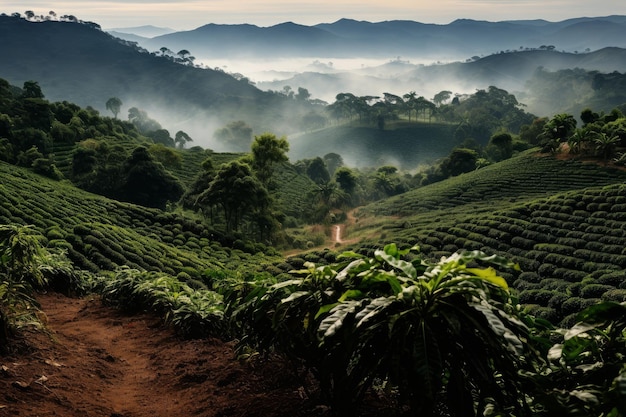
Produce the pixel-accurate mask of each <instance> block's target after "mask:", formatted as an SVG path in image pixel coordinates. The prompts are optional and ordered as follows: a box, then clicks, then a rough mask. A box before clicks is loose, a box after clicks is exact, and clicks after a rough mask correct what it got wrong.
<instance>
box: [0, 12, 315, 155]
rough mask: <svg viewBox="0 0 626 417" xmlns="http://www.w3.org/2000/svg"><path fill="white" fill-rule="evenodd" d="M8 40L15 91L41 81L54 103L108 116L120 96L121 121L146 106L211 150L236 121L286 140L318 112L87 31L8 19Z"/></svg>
mask: <svg viewBox="0 0 626 417" xmlns="http://www.w3.org/2000/svg"><path fill="white" fill-rule="evenodd" d="M0 38H2V39H3V42H2V45H0V52H1V53H2V56H3V59H2V60H1V61H0V78H4V79H6V80H7V81H9V82H10V83H11V84H14V85H18V86H21V85H22V84H23V83H24V82H25V81H28V80H36V81H37V82H38V83H39V85H40V86H41V87H42V89H43V91H44V92H45V94H46V98H48V99H49V100H51V101H69V102H73V103H76V104H78V105H80V106H82V107H86V106H91V107H93V108H95V109H97V110H100V111H101V112H102V113H105V112H106V113H108V110H106V108H105V103H106V101H107V100H108V99H109V98H111V97H118V98H119V99H121V101H122V103H123V108H122V112H121V114H120V117H121V118H126V114H127V111H128V109H129V108H131V107H138V108H140V109H142V110H145V111H147V112H148V114H150V116H152V117H153V118H156V119H158V120H159V121H161V123H162V124H163V126H164V127H165V128H166V129H169V130H170V131H172V132H176V131H177V130H181V129H182V130H185V131H186V132H188V133H189V134H190V135H191V136H192V137H194V138H195V144H198V145H201V146H205V147H210V146H209V145H210V142H211V139H212V134H213V132H214V131H215V130H216V129H217V128H220V127H222V126H223V125H225V124H227V123H228V122H230V121H232V120H246V122H247V123H248V124H250V125H251V126H253V127H254V129H255V132H257V133H262V132H264V131H273V132H277V133H280V132H286V131H289V129H291V128H293V125H295V124H296V123H294V120H296V121H297V120H298V118H297V117H296V115H298V114H299V112H300V111H309V110H310V107H309V106H307V105H306V103H304V104H302V106H300V105H297V104H294V103H286V101H285V100H284V97H282V96H278V95H275V94H270V93H265V92H262V91H260V90H259V89H257V88H256V87H254V86H252V85H250V84H249V83H248V82H247V80H236V79H235V78H233V77H232V76H230V75H228V74H226V73H224V72H223V71H215V70H211V69H206V68H197V67H194V66H192V65H181V64H179V63H175V62H173V61H172V60H171V59H167V58H164V57H160V56H156V55H155V54H149V53H147V51H145V50H144V51H143V52H141V50H139V49H138V48H137V47H135V46H132V45H130V44H128V43H127V42H125V41H121V40H119V39H116V38H114V37H112V36H111V35H109V34H107V33H105V32H102V31H100V30H98V29H97V28H94V27H92V26H89V25H85V24H78V23H68V22H55V21H47V22H28V21H26V20H24V19H19V18H13V17H8V16H0ZM301 107H303V109H304V110H303V109H302V108H301ZM289 116H292V117H289ZM285 120H290V121H291V122H290V124H291V127H290V126H289V125H287V124H286V123H285Z"/></svg>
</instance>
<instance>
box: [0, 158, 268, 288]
mask: <svg viewBox="0 0 626 417" xmlns="http://www.w3.org/2000/svg"><path fill="white" fill-rule="evenodd" d="M0 177H2V187H0V202H1V203H0V223H1V224H9V223H16V224H32V225H34V226H35V227H36V228H37V230H39V231H40V232H41V233H43V235H44V236H46V238H47V242H46V245H48V246H50V247H56V248H61V249H64V250H66V251H67V252H68V256H69V258H70V259H71V260H72V261H73V262H74V264H75V265H76V266H77V267H79V268H82V269H85V270H89V271H93V272H98V271H100V270H113V269H115V268H116V267H119V266H123V265H124V266H128V267H131V268H139V269H145V270H148V271H161V272H165V273H169V274H172V275H177V274H179V273H181V272H185V273H186V274H189V275H190V276H191V277H192V278H194V279H201V277H202V276H203V275H204V274H205V273H206V272H207V270H215V269H217V270H222V269H231V270H238V269H247V270H250V269H253V270H256V269H258V268H262V267H263V264H264V262H263V261H260V260H259V259H258V258H255V256H254V255H252V254H251V253H256V252H257V251H259V250H262V248H261V247H258V248H255V247H254V246H245V245H244V243H243V242H241V241H239V242H238V243H234V242H233V241H232V238H225V236H223V235H222V234H221V233H219V232H218V231H216V230H213V229H211V228H209V227H207V226H206V225H205V224H204V222H202V220H201V219H199V218H189V217H185V216H181V215H178V214H174V213H167V212H163V211H160V210H156V209H149V208H146V207H141V206H135V205H132V204H127V203H121V202H118V201H114V200H110V199H106V198H104V197H100V196H97V195H94V194H90V193H87V192H84V191H82V190H79V189H77V188H75V187H74V186H72V185H70V184H67V183H63V182H61V183H59V182H56V181H50V180H47V179H45V178H43V177H40V176H38V175H35V174H32V173H30V172H28V171H27V170H24V169H22V168H18V167H15V166H12V165H8V164H6V163H0ZM34 197H35V198H34ZM220 242H221V243H222V244H224V246H222V244H220ZM231 247H233V248H231ZM270 259H271V258H270Z"/></svg>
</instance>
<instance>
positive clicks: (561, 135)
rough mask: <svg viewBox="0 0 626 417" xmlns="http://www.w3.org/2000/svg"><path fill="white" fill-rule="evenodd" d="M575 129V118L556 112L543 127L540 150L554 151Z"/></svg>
mask: <svg viewBox="0 0 626 417" xmlns="http://www.w3.org/2000/svg"><path fill="white" fill-rule="evenodd" d="M575 129H576V119H574V116H572V115H571V114H565V113H561V114H557V115H555V116H554V117H553V118H552V119H550V120H549V121H548V122H547V123H546V124H545V125H544V127H543V132H542V133H541V135H540V136H541V141H540V145H542V146H543V149H542V151H544V152H554V151H556V150H557V149H558V147H559V146H560V145H561V143H563V142H566V141H567V139H568V138H569V137H570V136H572V134H573V133H574V130H575Z"/></svg>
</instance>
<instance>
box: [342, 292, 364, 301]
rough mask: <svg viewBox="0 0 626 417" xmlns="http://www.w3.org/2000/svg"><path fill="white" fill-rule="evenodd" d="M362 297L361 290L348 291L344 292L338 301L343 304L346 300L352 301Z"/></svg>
mask: <svg viewBox="0 0 626 417" xmlns="http://www.w3.org/2000/svg"><path fill="white" fill-rule="evenodd" d="M362 297H363V292H362V291H361V290H348V291H346V292H344V293H343V294H342V295H341V297H339V301H340V302H343V301H346V300H354V299H358V298H362Z"/></svg>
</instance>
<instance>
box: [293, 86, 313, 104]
mask: <svg viewBox="0 0 626 417" xmlns="http://www.w3.org/2000/svg"><path fill="white" fill-rule="evenodd" d="M309 98H311V93H309V90H307V89H306V88H302V87H298V94H296V100H298V101H307V100H308V99H309Z"/></svg>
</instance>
